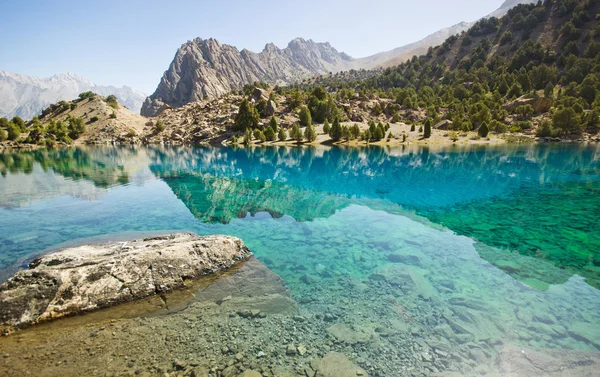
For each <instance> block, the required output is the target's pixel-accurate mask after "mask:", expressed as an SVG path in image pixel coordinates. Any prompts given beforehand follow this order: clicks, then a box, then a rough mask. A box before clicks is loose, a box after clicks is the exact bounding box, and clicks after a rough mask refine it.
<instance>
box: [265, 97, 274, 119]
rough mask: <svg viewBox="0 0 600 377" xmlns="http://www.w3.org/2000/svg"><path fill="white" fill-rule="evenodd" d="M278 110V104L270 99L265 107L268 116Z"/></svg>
mask: <svg viewBox="0 0 600 377" xmlns="http://www.w3.org/2000/svg"><path fill="white" fill-rule="evenodd" d="M276 111H277V104H276V103H275V101H273V100H269V101H268V102H267V107H266V108H265V115H266V116H271V115H274V114H275V112H276Z"/></svg>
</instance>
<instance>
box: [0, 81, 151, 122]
mask: <svg viewBox="0 0 600 377" xmlns="http://www.w3.org/2000/svg"><path fill="white" fill-rule="evenodd" d="M87 91H93V92H94V93H98V94H101V95H105V96H107V95H110V94H114V95H115V96H116V97H117V98H118V99H119V101H120V102H121V103H122V104H123V105H125V106H127V107H128V108H129V109H131V110H133V111H135V112H139V110H140V108H141V105H142V102H143V101H144V98H145V94H143V93H141V92H139V91H137V90H135V89H132V88H130V87H128V86H123V87H121V88H117V87H114V86H100V85H95V84H94V83H93V82H91V81H90V80H88V79H86V78H84V77H81V76H78V75H76V74H74V73H61V74H57V75H54V76H52V77H49V78H38V77H32V76H26V75H21V74H17V73H11V72H6V71H0V117H7V118H12V117H13V116H19V117H21V118H24V119H31V118H32V117H34V116H36V115H39V114H40V113H41V111H42V110H43V109H44V108H46V107H47V106H49V105H51V104H53V103H55V102H58V101H61V100H72V99H75V98H77V96H78V95H79V94H80V93H83V92H87Z"/></svg>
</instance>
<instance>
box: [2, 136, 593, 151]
mask: <svg viewBox="0 0 600 377" xmlns="http://www.w3.org/2000/svg"><path fill="white" fill-rule="evenodd" d="M502 136H507V137H494V138H485V139H468V138H466V137H465V138H463V139H459V140H458V141H452V140H442V141H441V140H432V139H418V140H417V141H408V142H402V141H400V140H397V139H395V140H390V141H387V140H386V141H377V142H366V141H362V140H361V141H358V140H350V141H349V142H347V141H338V142H332V141H331V140H327V141H316V142H312V143H310V142H307V141H302V142H297V141H293V140H286V141H265V142H261V141H258V142H257V141H252V142H251V143H250V144H249V145H245V144H244V143H242V142H237V143H232V142H231V141H229V140H228V141H227V142H221V143H211V142H203V143H179V142H173V141H172V142H169V143H162V142H161V143H137V142H125V143H123V142H114V141H107V142H106V143H73V144H66V145H58V146H54V147H53V148H52V149H68V148H72V147H81V146H115V147H116V146H121V147H123V146H133V147H140V146H182V147H192V148H193V147H200V146H228V147H239V148H244V147H317V146H329V147H352V148H364V147H400V146H402V147H406V146H412V147H415V146H420V147H426V146H432V147H450V146H461V147H463V146H498V145H519V144H595V143H600V137H597V138H587V139H586V138H583V139H581V138H580V139H563V138H551V137H532V136H525V135H502ZM39 149H49V148H48V147H46V146H44V145H37V144H17V145H6V143H0V152H5V151H33V150H39Z"/></svg>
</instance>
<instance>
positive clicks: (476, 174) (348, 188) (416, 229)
mask: <svg viewBox="0 0 600 377" xmlns="http://www.w3.org/2000/svg"><path fill="white" fill-rule="evenodd" d="M0 172H1V173H2V176H1V177H0V269H2V270H3V271H4V277H6V276H7V275H8V274H9V273H10V272H12V271H13V270H14V268H15V267H18V266H22V265H23V264H24V263H25V262H26V261H27V260H28V259H30V258H31V257H32V256H34V255H36V254H37V253H40V252H42V251H44V250H48V249H52V248H56V247H60V246H62V245H68V244H72V243H77V242H84V241H87V242H89V239H90V237H92V239H102V240H104V239H116V238H120V237H127V236H135V235H136V234H141V233H144V232H153V231H159V232H164V231H165V230H189V231H194V232H196V233H198V234H214V233H223V234H229V235H234V236H238V237H241V238H242V239H243V240H244V241H245V243H246V244H247V245H248V246H249V247H250V248H251V249H252V250H253V252H254V253H255V255H256V256H257V258H258V259H259V260H260V261H261V262H263V263H264V264H265V265H266V266H267V267H269V268H270V269H271V270H272V271H274V272H275V273H277V274H279V275H280V276H281V277H282V278H283V279H284V281H285V283H286V285H287V287H288V288H289V289H290V291H291V293H292V296H293V297H294V298H295V299H296V301H298V302H299V303H300V309H301V311H302V312H303V313H320V312H323V310H325V309H326V310H329V311H332V312H335V311H336V310H342V311H345V312H346V313H347V316H346V317H347V318H355V323H354V325H355V326H362V327H364V328H371V327H376V324H379V325H381V324H383V325H384V326H385V327H387V328H393V329H395V330H394V331H399V332H401V331H405V332H407V331H408V332H409V333H410V336H412V337H414V339H415V341H425V342H428V343H427V344H429V345H431V344H432V343H435V342H438V343H439V342H444V343H446V344H447V345H448V346H449V347H448V348H449V349H461V347H470V348H468V350H470V351H469V352H468V354H469V355H470V356H469V357H467V358H466V359H465V360H462V363H460V364H462V365H465V366H464V367H465V368H474V367H475V366H476V365H477V363H478V361H477V359H478V357H479V356H481V355H480V354H479V353H478V352H475V351H473V350H476V349H479V348H481V349H483V355H485V356H489V354H492V353H493V352H495V351H496V350H497V349H498V348H499V347H501V346H503V345H507V344H514V345H518V346H527V347H531V348H534V349H547V348H551V349H569V350H587V351H596V350H600V291H599V288H600V221H599V220H600V148H599V147H597V146H593V145H592V146H589V145H587V146H584V145H524V146H501V147H493V148H490V147H488V148H471V149H458V148H450V149H437V150H436V149H427V148H422V147H421V148H418V149H411V148H393V149H384V148H368V149H348V150H346V149H342V148H333V149H327V148H322V149H307V148H286V147H282V148H256V149H230V148H208V147H207V148H198V149H191V148H166V147H165V148H137V149H136V148H117V147H94V148H92V147H89V148H73V149H68V150H60V151H33V152H16V153H12V152H5V153H3V154H0ZM81 240H83V241H81ZM364 282H370V283H373V284H379V285H380V287H381V289H380V297H373V295H372V292H371V291H369V292H370V293H368V294H366V293H365V290H364V289H363V288H364V284H363V283H364ZM317 287H318V289H317ZM349 302H352V303H353V305H349ZM365 311H366V312H367V313H370V314H368V315H365V314H364V313H365ZM353 314H356V316H355V317H352V315H353ZM358 318H361V319H360V320H359V319H358ZM387 339H389V338H385V341H388V340H387ZM390 341H391V340H390ZM390 347H391V349H393V347H392V346H391V345H390ZM349 351H350V350H349ZM361 357H363V358H371V360H374V361H373V362H374V363H375V364H377V363H378V362H379V361H377V360H381V359H378V358H377V355H368V354H367V355H362V356H361ZM380 357H383V356H380ZM469 358H470V359H471V360H470V361H469V360H467V359H469ZM359 359H360V358H359ZM386 360H387V359H386ZM390 360H391V359H390ZM390 362H391V361H390ZM381 363H382V364H383V361H381ZM392 364H393V363H392ZM452 365H453V366H452V368H454V364H452ZM390 368H391V369H388V372H387V373H386V372H385V371H386V369H385V368H383V369H381V374H382V375H393V372H389V370H393V366H391V367H390ZM448 368H449V369H452V368H451V367H450V366H448ZM438 369H439V368H438ZM465 370H466V369H465ZM465 370H463V369H458V371H463V372H465ZM390 373H391V374H390Z"/></svg>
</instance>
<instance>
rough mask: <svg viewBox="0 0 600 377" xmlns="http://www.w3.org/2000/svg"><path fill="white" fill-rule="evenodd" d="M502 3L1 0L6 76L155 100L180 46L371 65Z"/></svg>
mask: <svg viewBox="0 0 600 377" xmlns="http://www.w3.org/2000/svg"><path fill="white" fill-rule="evenodd" d="M502 2H503V1H502V0H420V1H408V0H395V1H394V0H371V1H358V0H305V1H283V0H279V1H276V0H257V1H250V0H241V1H238V0H231V1H226V0H222V1H213V0H204V1H185V0H169V1H156V0H144V1H141V0H103V1H98V0H83V1H82V0H77V1H70V0H64V1H50V0H0V15H1V17H2V18H1V20H0V46H1V47H0V70H6V71H10V72H17V73H22V74H26V75H32V76H41V77H48V76H52V75H53V74H55V73H61V72H74V73H76V74H78V75H81V76H84V77H87V78H89V79H90V80H92V81H93V82H95V83H96V84H99V85H116V86H121V85H129V86H131V87H133V88H136V89H138V90H141V91H143V92H145V93H147V94H150V93H152V92H153V91H154V90H155V89H156V86H157V85H158V82H159V80H160V78H161V76H162V74H163V72H164V71H165V70H166V69H167V68H168V66H169V63H170V62H171V60H172V59H173V56H174V55H175V52H176V50H177V48H179V46H181V44H183V43H185V42H186V41H188V40H190V39H193V38H195V37H201V38H205V39H206V38H210V37H213V38H216V39H218V40H219V41H220V42H222V43H226V44H231V45H233V46H235V47H237V48H238V49H242V48H247V49H249V50H251V51H255V52H260V51H261V50H262V49H263V48H264V46H265V44H267V43H269V42H273V43H275V44H276V45H277V46H279V47H281V48H283V47H285V46H287V43H288V42H289V41H290V40H292V39H293V38H296V37H302V38H305V39H313V40H314V41H316V42H330V43H331V45H332V46H333V47H335V48H336V49H337V50H338V51H344V52H346V53H347V54H349V55H351V56H353V57H356V58H358V57H364V56H368V55H372V54H375V53H377V52H381V51H386V50H391V49H393V48H396V47H399V46H403V45H405V44H408V43H411V42H414V41H417V40H419V39H421V38H423V37H425V36H427V35H429V34H431V33H433V32H435V31H437V30H439V29H441V28H444V27H448V26H452V25H454V24H457V23H459V22H461V21H474V20H476V19H479V18H480V17H483V16H485V15H487V14H489V13H491V12H492V11H494V10H495V9H497V8H498V7H500V5H501V4H502Z"/></svg>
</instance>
